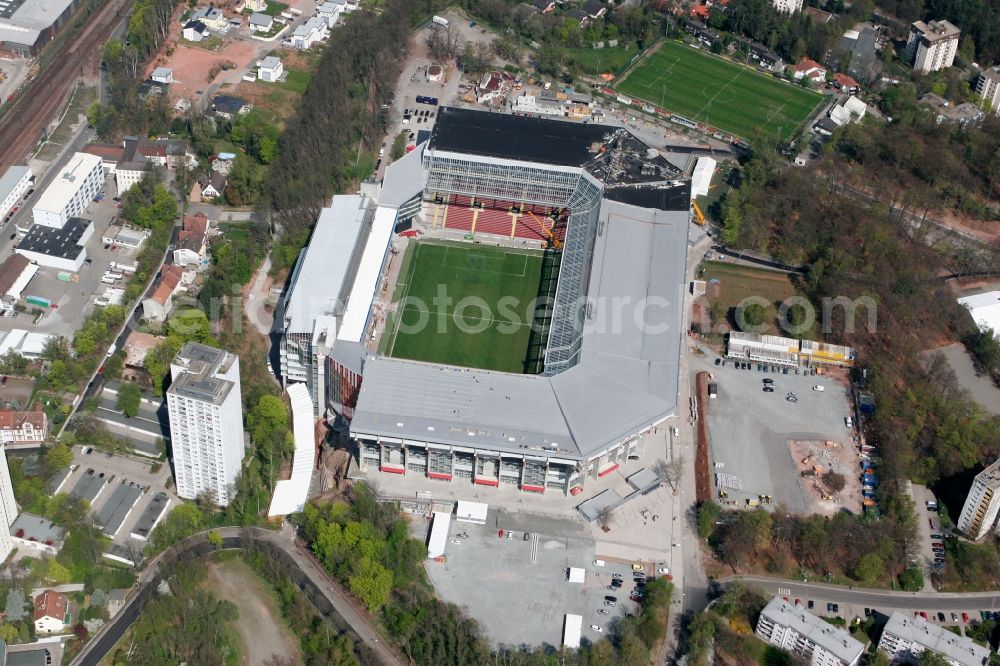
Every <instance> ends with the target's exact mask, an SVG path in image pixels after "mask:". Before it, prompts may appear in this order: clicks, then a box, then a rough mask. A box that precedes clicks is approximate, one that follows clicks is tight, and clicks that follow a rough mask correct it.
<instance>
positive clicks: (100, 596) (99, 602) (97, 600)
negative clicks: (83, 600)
mask: <svg viewBox="0 0 1000 666" xmlns="http://www.w3.org/2000/svg"><path fill="white" fill-rule="evenodd" d="M90 603H91V605H92V606H97V607H98V608H104V607H105V606H107V605H108V593H107V592H105V591H104V590H102V589H101V588H99V587H98V588H95V589H94V591H93V593H92V594H91V595H90Z"/></svg>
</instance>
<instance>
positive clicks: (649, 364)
mask: <svg viewBox="0 0 1000 666" xmlns="http://www.w3.org/2000/svg"><path fill="white" fill-rule="evenodd" d="M678 188H684V190H685V191H686V188H687V184H686V183H685V184H684V185H679V186H678ZM601 218H602V223H603V225H604V228H605V233H604V234H603V236H601V237H600V238H599V239H598V241H597V246H596V248H595V252H594V265H593V269H592V276H591V287H590V294H589V297H590V298H591V299H592V300H593V302H594V310H593V313H592V316H591V319H590V320H588V322H587V331H586V332H585V333H584V337H583V351H582V356H581V361H580V363H579V364H577V365H576V366H574V367H572V368H570V369H569V370H566V371H564V372H562V373H560V374H558V375H555V376H553V377H542V376H540V375H516V374H507V373H502V372H492V371H486V370H477V369H472V368H458V367H453V366H445V365H437V364H431V363H419V362H415V361H406V360H401V359H393V358H378V357H374V358H370V359H369V360H368V362H367V363H366V364H365V371H364V382H363V383H362V386H361V391H360V395H359V397H358V403H357V408H356V410H355V414H354V418H353V420H352V422H351V432H352V434H356V435H357V436H367V437H382V438H385V439H390V440H393V439H395V440H400V441H401V440H409V441H434V442H441V443H446V444H451V445H454V446H463V445H464V446H470V447H479V448H483V447H485V448H496V449H498V450H505V451H508V452H516V453H519V454H523V455H529V456H530V455H532V453H533V452H534V453H535V455H553V454H555V455H558V454H560V453H562V454H564V455H565V456H567V457H568V458H573V459H579V458H588V457H591V456H594V455H597V454H599V453H601V452H602V451H603V450H604V449H606V448H607V447H608V446H611V445H613V444H615V443H617V442H619V441H622V440H624V439H627V438H629V437H631V436H634V435H635V434H636V433H638V432H640V431H642V430H644V429H646V428H648V427H650V426H651V425H654V424H656V423H659V422H661V421H662V420H664V419H665V418H667V417H668V416H670V415H671V414H673V412H674V410H675V409H676V406H677V405H676V403H677V381H678V375H677V373H678V365H677V363H678V359H679V357H680V345H681V339H682V331H681V323H682V315H683V313H682V306H683V302H684V293H683V289H684V272H685V264H686V259H687V227H688V212H687V206H686V203H685V204H684V206H683V209H682V210H675V211H663V210H656V209H648V208H638V207H636V206H631V205H629V204H624V203H621V202H616V201H608V200H604V201H603V202H602V204H601ZM642 249H645V250H646V252H641V251H640V250H642ZM621 303H627V304H628V305H629V306H630V307H631V306H633V305H634V306H636V309H635V310H629V311H627V314H626V316H622V317H620V318H616V317H614V316H613V313H614V312H615V310H616V309H617V308H618V307H619V306H620V304H621ZM640 307H644V309H643V310H639V309H638V308H640ZM640 314H641V315H642V316H643V318H641V319H640V318H639V315H640ZM631 315H636V316H631ZM596 386H600V387H601V390H600V391H595V390H594V387H596Z"/></svg>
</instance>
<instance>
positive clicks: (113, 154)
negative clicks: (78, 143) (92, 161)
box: [80, 143, 125, 176]
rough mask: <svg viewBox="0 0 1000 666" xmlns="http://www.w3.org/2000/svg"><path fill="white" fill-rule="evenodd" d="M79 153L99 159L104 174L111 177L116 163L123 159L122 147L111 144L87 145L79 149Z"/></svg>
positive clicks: (116, 165)
mask: <svg viewBox="0 0 1000 666" xmlns="http://www.w3.org/2000/svg"><path fill="white" fill-rule="evenodd" d="M80 152H82V153H89V154H90V155H97V156H98V157H100V158H101V165H102V166H103V167H104V170H105V172H106V173H107V174H108V175H111V176H113V175H115V170H116V169H117V168H118V163H119V162H121V161H122V160H123V159H124V157H125V151H124V150H123V149H122V147H121V146H118V145H115V144H112V143H88V144H87V145H86V146H84V147H83V148H81V149H80Z"/></svg>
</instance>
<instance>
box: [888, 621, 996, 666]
mask: <svg viewBox="0 0 1000 666" xmlns="http://www.w3.org/2000/svg"><path fill="white" fill-rule="evenodd" d="M878 649H879V650H881V651H882V652H884V653H885V654H886V655H887V656H888V657H889V660H890V661H892V662H902V663H915V662H916V661H917V658H918V657H919V656H920V654H921V653H922V652H925V651H926V652H933V653H936V654H938V655H940V656H941V657H943V658H944V660H945V661H947V662H948V663H949V664H951V665H952V666H983V664H988V663H989V661H990V650H989V648H985V647H983V646H981V645H979V644H978V643H976V642H975V641H973V640H972V639H971V638H967V637H965V636H959V635H957V634H953V633H951V632H950V631H948V630H947V629H945V628H944V627H941V626H938V625H936V624H932V623H930V622H928V621H927V620H925V619H924V618H922V617H912V618H911V617H909V616H907V615H903V614H902V613H900V612H898V611H894V612H893V614H892V615H890V616H889V621H888V622H887V623H886V625H885V629H884V630H883V631H882V638H881V640H879V642H878Z"/></svg>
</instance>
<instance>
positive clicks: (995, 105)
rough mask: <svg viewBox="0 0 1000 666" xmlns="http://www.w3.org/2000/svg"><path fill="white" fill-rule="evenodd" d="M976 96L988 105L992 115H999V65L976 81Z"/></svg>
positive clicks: (982, 74)
mask: <svg viewBox="0 0 1000 666" xmlns="http://www.w3.org/2000/svg"><path fill="white" fill-rule="evenodd" d="M976 94H977V95H979V99H981V100H982V101H984V102H988V103H989V105H990V106H991V107H992V109H993V113H995V114H997V115H1000V65H997V66H996V67H991V68H990V69H987V70H986V71H985V72H982V73H981V74H980V75H979V78H978V79H976Z"/></svg>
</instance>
